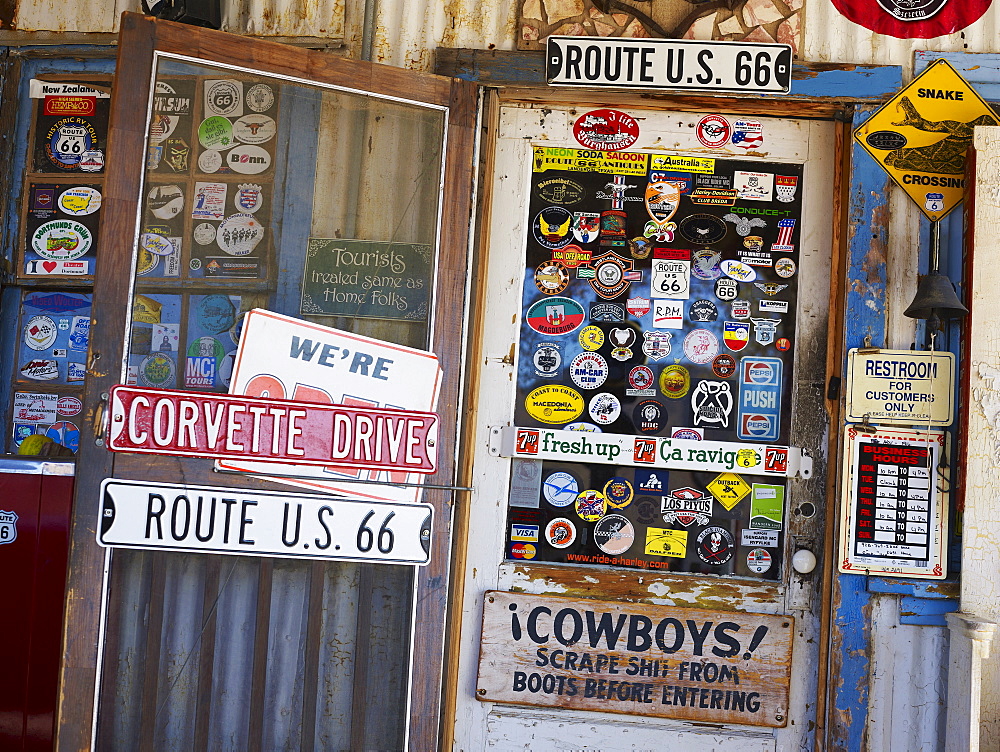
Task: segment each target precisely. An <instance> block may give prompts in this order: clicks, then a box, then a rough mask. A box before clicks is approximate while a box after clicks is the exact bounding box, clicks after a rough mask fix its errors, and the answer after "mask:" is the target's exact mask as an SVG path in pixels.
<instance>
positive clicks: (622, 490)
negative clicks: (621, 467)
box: [604, 477, 634, 509]
mask: <svg viewBox="0 0 1000 752" xmlns="http://www.w3.org/2000/svg"><path fill="white" fill-rule="evenodd" d="M633 494H634V490H633V489H632V484H631V483H629V482H628V480H627V479H626V478H622V477H615V478H612V479H611V480H609V481H608V482H607V483H605V484H604V498H605V499H606V500H607V502H608V506H609V507H614V508H615V509H624V508H625V507H627V506H628V505H629V504H631V503H632V496H633Z"/></svg>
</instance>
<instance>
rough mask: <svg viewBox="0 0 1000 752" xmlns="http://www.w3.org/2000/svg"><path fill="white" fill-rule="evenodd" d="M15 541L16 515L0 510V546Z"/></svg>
mask: <svg viewBox="0 0 1000 752" xmlns="http://www.w3.org/2000/svg"><path fill="white" fill-rule="evenodd" d="M15 540H17V514H16V513H14V512H4V511H3V510H2V509H0V545H3V544H4V543H13V542H14V541H15Z"/></svg>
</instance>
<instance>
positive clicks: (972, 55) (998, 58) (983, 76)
mask: <svg viewBox="0 0 1000 752" xmlns="http://www.w3.org/2000/svg"><path fill="white" fill-rule="evenodd" d="M942 58H944V59H945V60H947V61H948V62H949V63H951V64H952V65H953V66H954V67H955V70H957V71H958V72H959V73H960V74H961V75H962V78H964V79H965V80H966V81H968V82H969V83H970V84H972V85H973V86H974V87H975V89H976V91H977V92H978V93H979V96H981V97H982V98H983V99H985V100H987V101H988V102H1000V54H997V53H995V52H928V51H926V50H917V51H916V52H914V53H913V69H914V75H919V74H920V73H922V72H923V71H924V69H925V68H926V67H927V66H928V65H930V64H931V63H933V62H934V61H935V60H940V59H942Z"/></svg>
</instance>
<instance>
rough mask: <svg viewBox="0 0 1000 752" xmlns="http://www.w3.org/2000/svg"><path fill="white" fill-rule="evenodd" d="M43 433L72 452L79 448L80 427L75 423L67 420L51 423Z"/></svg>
mask: <svg viewBox="0 0 1000 752" xmlns="http://www.w3.org/2000/svg"><path fill="white" fill-rule="evenodd" d="M45 435H46V436H48V437H49V438H50V439H52V440H53V441H54V442H56V443H57V444H62V445H63V446H64V447H66V448H68V449H72V450H73V451H74V452H76V451H79V449H80V429H79V428H78V427H77V425H76V423H70V422H69V421H68V420H61V421H59V422H58V423H53V424H52V425H51V426H49V427H48V429H47V430H46V431H45Z"/></svg>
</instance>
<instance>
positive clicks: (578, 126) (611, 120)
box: [573, 110, 639, 151]
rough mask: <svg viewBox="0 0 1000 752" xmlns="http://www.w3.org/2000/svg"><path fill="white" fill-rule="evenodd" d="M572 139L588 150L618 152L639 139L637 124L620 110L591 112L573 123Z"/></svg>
mask: <svg viewBox="0 0 1000 752" xmlns="http://www.w3.org/2000/svg"><path fill="white" fill-rule="evenodd" d="M573 137H574V138H576V140H577V141H578V142H579V143H581V144H583V145H584V146H585V147H587V148H588V149H600V150H601V151H620V150H622V149H627V148H628V147H630V146H631V145H632V144H634V143H635V142H636V140H637V139H638V138H639V123H638V122H637V121H636V119H635V118H634V117H632V116H631V115H629V114H628V113H625V112H621V111H620V110H591V111H590V112H588V113H587V114H585V115H581V116H580V117H579V118H577V120H576V122H575V123H573Z"/></svg>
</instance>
